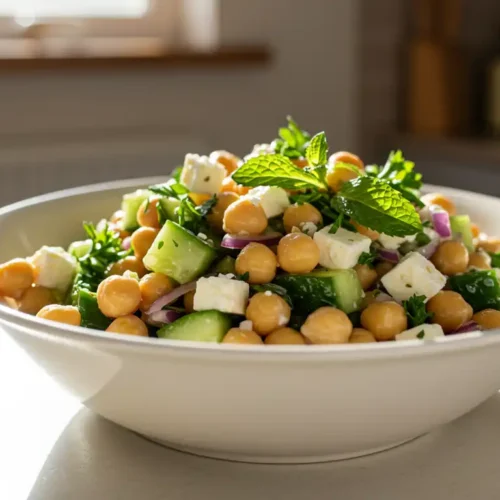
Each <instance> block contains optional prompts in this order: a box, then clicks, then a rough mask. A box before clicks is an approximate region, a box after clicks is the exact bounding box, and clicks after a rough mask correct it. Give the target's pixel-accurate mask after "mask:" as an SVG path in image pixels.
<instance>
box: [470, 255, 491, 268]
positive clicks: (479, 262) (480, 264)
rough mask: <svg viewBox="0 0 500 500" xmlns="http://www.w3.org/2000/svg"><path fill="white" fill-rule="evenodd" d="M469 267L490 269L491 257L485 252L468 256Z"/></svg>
mask: <svg viewBox="0 0 500 500" xmlns="http://www.w3.org/2000/svg"><path fill="white" fill-rule="evenodd" d="M469 267H475V268H477V269H491V257H490V256H489V255H488V254H487V253H486V252H482V251H479V252H473V253H471V254H469Z"/></svg>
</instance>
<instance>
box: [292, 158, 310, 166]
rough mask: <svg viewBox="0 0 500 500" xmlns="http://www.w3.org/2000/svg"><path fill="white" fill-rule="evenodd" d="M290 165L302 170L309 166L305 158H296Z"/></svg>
mask: <svg viewBox="0 0 500 500" xmlns="http://www.w3.org/2000/svg"><path fill="white" fill-rule="evenodd" d="M292 163H293V164H294V165H295V166H296V167H299V168H304V167H307V166H309V162H308V161H307V158H297V159H296V160H292Z"/></svg>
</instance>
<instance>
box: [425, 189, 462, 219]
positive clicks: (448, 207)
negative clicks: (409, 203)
mask: <svg viewBox="0 0 500 500" xmlns="http://www.w3.org/2000/svg"><path fill="white" fill-rule="evenodd" d="M422 201H423V202H424V203H425V204H426V205H439V206H440V207H441V208H442V209H444V210H445V211H446V212H448V213H449V214H450V215H456V213H457V208H456V206H455V204H454V203H453V202H452V201H451V200H450V199H449V198H448V197H446V196H445V195H444V194H441V193H430V194H426V195H425V196H422Z"/></svg>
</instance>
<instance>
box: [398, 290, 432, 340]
mask: <svg viewBox="0 0 500 500" xmlns="http://www.w3.org/2000/svg"><path fill="white" fill-rule="evenodd" d="M403 307H404V310H405V312H406V316H407V317H408V323H409V324H410V327H411V328H413V327H415V326H420V325H422V324H423V323H425V322H426V321H427V320H428V319H431V318H432V314H430V313H428V312H427V310H426V308H425V296H424V295H412V296H411V297H410V298H409V299H408V300H403ZM419 338H421V337H419Z"/></svg>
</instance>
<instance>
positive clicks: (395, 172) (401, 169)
mask: <svg viewBox="0 0 500 500" xmlns="http://www.w3.org/2000/svg"><path fill="white" fill-rule="evenodd" d="M414 167H415V164H414V163H413V162H411V161H407V160H405V158H404V156H403V153H402V152H401V151H391V153H390V154H389V157H388V158H387V161H386V163H385V165H384V168H383V169H382V170H381V171H380V173H379V174H378V175H377V177H378V178H379V179H382V180H385V181H386V182H388V183H389V184H390V185H391V186H392V187H393V188H394V189H396V190H398V191H399V192H400V193H401V194H402V195H403V196H404V197H405V198H406V199H407V200H408V201H410V202H412V203H415V205H417V206H418V207H423V206H424V203H423V202H422V201H421V200H420V197H419V189H420V188H421V187H422V174H419V173H417V172H415V171H414V170H413V169H414Z"/></svg>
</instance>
